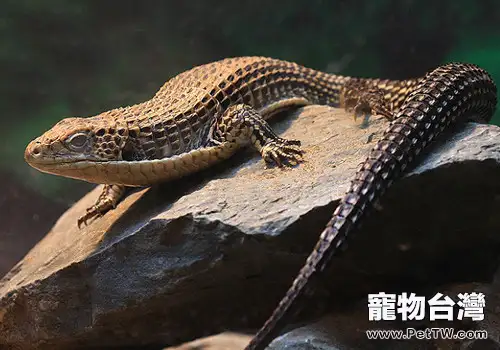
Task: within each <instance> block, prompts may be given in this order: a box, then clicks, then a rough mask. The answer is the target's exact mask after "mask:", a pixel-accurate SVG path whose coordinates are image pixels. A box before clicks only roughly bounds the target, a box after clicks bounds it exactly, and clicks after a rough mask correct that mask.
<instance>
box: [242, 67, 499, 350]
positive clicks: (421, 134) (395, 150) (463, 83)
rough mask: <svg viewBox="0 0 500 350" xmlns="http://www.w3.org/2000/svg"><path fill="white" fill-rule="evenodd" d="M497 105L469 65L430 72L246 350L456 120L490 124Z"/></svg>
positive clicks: (484, 77)
mask: <svg viewBox="0 0 500 350" xmlns="http://www.w3.org/2000/svg"><path fill="white" fill-rule="evenodd" d="M496 103H497V90H496V86H495V83H494V82H493V80H492V79H491V77H490V76H489V74H488V73H487V72H486V71H484V70H483V69H481V68H479V67H477V66H475V65H473V64H465V63H450V64H447V65H444V66H441V67H438V68H437V69H435V70H433V71H431V72H430V73H428V74H427V75H426V76H425V77H424V78H423V79H422V80H421V81H420V83H419V84H418V85H417V86H416V87H415V88H414V90H413V91H412V92H411V93H410V94H409V95H408V97H407V98H406V100H405V102H404V103H403V104H402V106H401V108H400V110H399V111H398V113H397V114H396V118H395V120H394V121H393V122H391V124H390V126H389V127H388V128H387V130H386V131H385V132H384V135H383V136H382V138H381V139H380V141H378V143H377V144H376V145H375V147H374V148H373V149H372V150H371V151H370V153H369V155H368V158H367V159H366V160H365V161H364V162H363V163H362V164H361V165H360V168H359V169H358V171H357V172H356V175H355V176H354V180H353V181H352V183H351V186H350V188H349V190H348V191H347V193H346V194H345V196H344V197H343V198H342V200H341V202H340V204H339V206H338V207H337V209H336V210H335V212H334V214H333V217H332V218H331V220H330V221H329V222H328V224H327V225H326V228H325V229H324V230H323V232H322V233H321V237H320V239H319V241H318V243H317V244H316V246H315V247H314V250H313V252H312V253H311V255H310V256H309V257H308V258H307V261H306V263H305V265H304V266H303V267H302V269H301V270H300V272H299V275H298V277H297V278H296V279H295V281H294V282H293V284H292V286H291V287H290V289H289V290H288V291H287V293H286V295H285V297H284V298H283V299H282V300H281V302H280V303H279V305H278V307H277V308H276V309H275V311H274V312H273V314H272V315H271V317H270V318H269V319H268V320H267V321H266V323H265V324H264V326H263V327H262V328H261V329H260V330H259V331H258V333H257V334H256V336H255V337H254V338H253V339H252V341H251V342H250V343H249V345H248V346H247V347H246V348H245V350H262V349H265V348H266V347H267V345H268V344H269V343H270V342H271V340H272V339H273V338H274V337H275V336H276V335H277V333H278V332H279V331H280V330H281V329H282V325H281V323H282V322H285V321H286V320H285V319H286V318H287V316H289V313H290V311H291V309H292V306H294V305H295V303H296V300H297V298H298V297H299V296H300V295H301V294H302V293H303V292H304V290H305V288H306V285H307V282H308V281H309V279H310V277H311V276H312V275H313V274H315V273H318V272H321V271H322V270H324V269H325V267H326V266H327V265H328V263H329V262H330V260H331V258H332V257H333V255H334V254H335V253H336V252H337V251H338V250H339V248H341V246H343V245H344V244H345V240H346V238H347V237H348V235H349V233H350V232H351V231H352V230H353V229H355V228H356V226H357V224H358V223H359V221H360V220H361V218H362V217H364V216H365V215H366V213H367V212H368V211H369V210H371V209H372V208H373V203H374V202H375V201H376V200H378V199H379V198H380V197H381V196H382V195H383V194H384V192H385V191H386V190H387V188H389V186H390V185H391V184H392V182H393V181H394V180H396V179H397V178H398V177H399V176H400V175H401V174H402V173H403V172H404V171H405V170H407V169H408V168H409V167H410V166H411V165H413V163H414V160H415V159H416V158H417V156H418V155H419V154H421V153H422V151H423V150H424V149H426V148H427V146H428V145H429V144H430V143H431V142H432V141H433V140H435V139H436V138H437V137H438V136H439V135H440V134H441V133H442V132H443V131H445V130H446V129H448V127H449V126H450V125H452V124H454V123H455V122H459V121H465V120H467V119H474V120H476V121H481V122H488V121H489V120H490V119H491V117H492V115H493V113H494V111H495V109H496Z"/></svg>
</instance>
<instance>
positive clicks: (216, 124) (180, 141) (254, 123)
mask: <svg viewBox="0 0 500 350" xmlns="http://www.w3.org/2000/svg"><path fill="white" fill-rule="evenodd" d="M417 82H418V80H405V81H389V80H377V79H359V78H350V77H344V76H339V75H331V74H326V73H323V72H319V71H315V70H313V69H309V68H305V67H302V66H300V65H298V64H296V63H291V62H286V61H281V60H276V59H272V58H265V57H238V58H231V59H225V60H222V61H218V62H213V63H209V64H206V65H202V66H198V67H195V68H193V69H191V70H189V71H186V72H184V73H182V74H179V75H178V76H176V77H174V78H173V79H171V80H169V81H168V82H167V83H165V85H164V86H163V87H162V88H161V89H160V90H159V91H158V92H157V93H156V95H155V96H154V97H153V98H152V99H150V100H149V101H146V102H143V103H140V104H137V105H134V106H130V107H125V108H117V109H113V110H111V111H108V112H104V113H101V114H99V115H97V116H94V117H91V118H67V119H64V120H62V121H60V122H59V123H57V124H56V125H55V126H54V127H53V128H52V129H50V130H49V131H47V132H46V133H45V134H43V135H42V136H40V137H39V138H37V139H36V140H34V141H32V142H31V143H30V144H29V145H28V147H27V148H26V152H25V159H26V161H27V162H28V163H29V164H30V165H31V166H33V167H35V168H37V169H39V170H41V171H44V172H47V173H52V174H56V175H61V176H65V177H71V178H75V179H81V180H85V181H89V182H93V183H100V184H108V185H116V186H149V185H151V184H154V183H158V182H164V181H168V180H172V179H175V178H179V177H182V176H184V175H186V174H189V173H193V172H196V171H199V170H201V169H203V168H206V167H209V166H210V165H212V164H214V163H216V162H219V161H221V160H223V159H226V158H228V157H230V156H231V155H232V154H233V153H234V152H235V151H236V150H237V149H238V148H240V147H241V146H245V145H247V144H252V145H253V146H254V147H255V148H256V149H257V150H258V151H259V152H260V153H261V154H262V157H263V158H264V159H265V160H266V161H268V162H273V163H276V164H278V165H283V164H284V163H285V165H286V163H292V164H293V163H296V162H299V161H300V156H301V153H302V152H301V151H300V148H299V145H300V143H299V142H298V141H294V140H284V139H280V138H279V137H278V136H277V135H276V134H275V133H274V132H273V131H272V129H271V128H270V127H269V125H268V124H267V122H266V121H265V120H266V119H267V118H269V117H270V116H272V115H273V114H275V113H276V112H279V111H282V110H284V109H289V108H293V107H298V106H303V105H307V104H326V105H330V106H337V107H338V106H340V105H343V106H344V107H346V108H347V109H353V110H354V113H355V115H359V114H363V113H370V112H372V113H377V114H382V115H385V116H386V117H388V118H389V117H391V116H392V111H393V110H395V109H397V108H398V107H399V105H400V104H401V102H402V101H403V100H404V98H405V97H406V95H407V94H408V93H409V92H410V91H411V88H412V87H413V86H415V85H416V84H417ZM116 186H115V187H114V189H115V190H114V191H109V188H105V189H104V190H103V195H101V196H100V197H99V200H98V201H97V203H96V204H95V205H94V206H93V207H91V208H89V210H88V212H87V213H86V214H85V215H83V216H82V217H81V218H80V220H79V221H78V225H80V224H82V223H86V221H87V220H88V219H91V218H93V217H95V216H100V215H103V214H104V213H105V212H106V211H108V210H109V209H110V208H112V207H113V206H114V205H116V203H117V202H118V200H119V199H120V197H121V195H122V194H123V188H121V189H120V188H117V187H116Z"/></svg>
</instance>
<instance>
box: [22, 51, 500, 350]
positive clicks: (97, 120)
mask: <svg viewBox="0 0 500 350" xmlns="http://www.w3.org/2000/svg"><path fill="white" fill-rule="evenodd" d="M309 104H322V105H329V106H333V107H342V108H345V109H346V110H348V111H349V112H353V114H354V117H356V116H359V115H367V114H377V115H382V116H383V117H385V118H387V119H388V120H390V121H391V122H390V124H389V127H388V129H387V130H386V131H385V132H384V135H383V136H382V138H381V139H380V140H379V141H378V142H377V143H376V145H375V146H374V148H373V149H372V150H371V151H370V153H369V155H368V157H367V159H366V160H365V161H364V162H363V163H362V164H361V165H360V168H359V169H358V171H357V172H356V173H355V176H354V178H353V181H352V183H351V186H350V188H349V190H348V191H347V192H346V194H345V196H344V197H343V198H342V200H341V201H340V204H339V205H338V207H337V209H336V210H335V212H334V214H333V216H332V218H331V220H330V221H329V222H328V224H327V225H326V228H325V229H324V230H323V232H322V233H321V235H320V238H319V240H318V242H317V244H316V246H315V247H314V249H313V251H312V253H311V254H310V256H309V257H308V258H307V260H306V262H305V265H304V266H303V267H302V269H301V270H300V272H299V274H298V276H297V277H296V279H295V280H294V282H293V284H292V286H291V287H290V289H289V290H288V291H287V293H286V295H285V296H284V298H283V299H282V300H281V301H280V303H279V304H278V306H277V308H276V309H275V311H274V312H273V313H272V315H271V317H270V318H269V319H268V320H267V321H266V322H265V324H264V325H263V327H262V328H261V329H260V330H259V331H258V332H257V334H256V335H255V337H254V338H253V339H252V341H251V342H250V343H249V344H248V346H247V347H246V349H247V350H256V349H264V348H265V347H266V346H267V345H268V344H269V343H270V341H271V340H272V339H273V337H274V336H275V335H276V333H277V332H279V330H280V329H281V325H280V324H281V323H283V322H286V321H287V318H288V316H289V314H290V312H291V310H292V309H293V308H292V307H293V306H294V305H296V304H297V299H298V298H299V296H300V295H302V294H303V293H304V291H305V289H306V287H307V285H308V282H309V280H310V279H311V277H312V276H313V275H316V274H317V273H320V272H321V271H323V270H324V269H325V267H326V266H327V265H328V263H329V262H330V261H331V259H332V258H333V256H334V255H335V254H336V253H337V252H338V251H339V250H341V249H345V247H346V243H345V241H346V238H347V236H348V235H349V234H350V233H351V231H353V230H354V229H355V227H356V226H357V225H358V224H359V222H360V220H361V219H362V217H363V216H364V215H366V213H368V212H369V211H370V210H371V209H372V208H373V206H374V203H375V202H376V201H377V200H379V199H380V198H381V196H382V195H383V193H384V192H385V191H386V190H387V189H388V188H389V187H390V185H391V184H392V182H393V181H394V180H395V179H396V178H397V177H398V176H400V175H401V174H402V173H403V172H404V171H405V170H407V169H408V168H409V167H410V166H411V165H412V164H414V163H415V159H417V158H418V156H419V155H420V154H422V153H423V152H422V151H423V150H424V149H426V148H427V146H428V145H429V144H432V141H433V140H434V139H436V138H437V137H438V136H439V135H441V134H442V133H443V132H444V131H445V130H447V129H448V128H449V126H450V125H452V124H455V122H456V121H463V120H465V119H467V118H472V119H473V120H476V121H479V122H488V121H489V119H490V118H491V116H492V114H493V112H494V110H495V108H496V86H495V84H494V82H493V80H492V79H491V77H490V76H489V74H488V73H487V72H486V71H484V70H483V69H481V68H479V67H478V66H476V65H473V64H466V63H449V64H447V65H443V66H440V67H437V68H436V69H434V70H432V71H430V72H429V73H427V74H426V75H425V76H423V77H420V78H414V79H407V80H387V79H375V78H358V77H349V76H342V75H335V74H329V73H325V72H321V71H318V70H314V69H311V68H307V67H304V66H302V65H299V64H297V63H294V62H288V61H284V60H279V59H274V58H268V57H234V58H227V59H223V60H220V61H216V62H212V63H207V64H204V65H200V66H197V67H194V68H192V69H190V70H188V71H185V72H183V73H181V74H179V75H177V76H175V77H174V78H172V79H170V80H168V81H167V82H166V83H165V84H164V85H163V86H162V87H161V88H160V89H159V90H158V92H157V93H156V94H155V95H154V96H153V97H152V98H151V99H150V100H148V101H145V102H142V103H139V104H136V105H132V106H128V107H120V108H116V109H112V110H110V111H106V112H103V113H100V114H98V115H96V116H93V117H88V118H65V119H63V120H61V121H60V122H58V123H57V124H56V125H54V126H53V127H52V128H51V129H50V130H48V131H47V132H45V133H44V134H42V135H41V136H40V137H38V138H36V139H35V140H33V141H31V142H30V143H29V144H28V146H27V147H26V150H25V160H26V161H27V163H28V164H30V165H31V166H32V167H34V168H36V169H38V170H40V171H42V172H47V173H51V174H56V175H60V176H65V177H70V178H75V179H80V180H85V181H88V182H92V183H97V184H104V186H103V189H102V192H101V194H100V195H99V197H98V199H97V201H96V203H95V204H94V205H93V206H92V207H90V208H88V209H87V212H86V213H84V214H83V215H82V217H80V218H79V219H78V222H77V224H78V226H81V225H82V224H87V221H88V220H90V219H95V218H96V217H99V216H102V215H104V214H105V213H106V212H107V211H109V210H112V209H113V208H114V207H115V206H116V205H117V203H118V201H119V200H120V199H121V198H122V197H123V195H124V193H125V188H126V187H137V186H151V185H153V184H155V183H160V182H165V181H169V180H173V179H176V178H179V177H182V176H184V175H187V174H190V173H194V172H197V171H200V170H202V169H204V168H207V167H210V166H211V165H212V164H215V163H217V162H220V161H222V160H224V159H227V158H229V157H230V156H232V155H233V154H234V153H235V152H236V151H237V150H238V149H240V148H242V147H245V146H248V145H251V146H253V147H254V148H255V149H256V150H257V151H259V152H260V154H261V156H262V158H263V159H264V161H265V162H266V163H269V164H275V165H277V166H280V167H285V166H293V165H296V164H298V163H301V162H302V161H303V154H304V153H303V151H302V149H301V148H300V141H299V140H289V139H284V138H280V137H279V136H278V135H276V133H275V132H274V131H273V130H272V128H271V127H270V126H269V124H268V122H267V120H268V119H269V118H271V117H272V116H273V115H275V114H277V113H278V112H281V111H286V110H290V109H292V108H297V107H301V106H305V105H309Z"/></svg>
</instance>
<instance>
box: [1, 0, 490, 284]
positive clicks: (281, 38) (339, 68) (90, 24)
mask: <svg viewBox="0 0 500 350" xmlns="http://www.w3.org/2000/svg"><path fill="white" fill-rule="evenodd" d="M0 43H1V45H0V69H1V79H0V106H1V109H0V111H1V113H0V131H1V134H0V135H1V136H0V146H1V149H2V154H1V157H0V159H1V161H0V184H1V185H0V186H1V187H0V222H1V226H0V276H1V275H2V274H3V273H4V272H6V271H7V269H8V268H10V266H11V265H12V263H14V262H15V261H17V260H18V259H20V258H21V257H22V256H23V254H24V253H25V252H26V249H29V247H30V246H32V245H33V244H34V242H36V240H37V239H39V238H40V237H41V236H42V235H43V234H44V233H45V232H46V231H47V230H48V229H49V228H50V226H51V225H52V224H53V223H54V221H55V220H56V219H57V217H58V216H59V215H60V213H62V212H63V211H64V210H65V209H66V208H67V207H68V206H70V205H71V203H72V202H74V201H75V200H77V199H78V198H79V197H81V196H82V195H83V194H84V193H85V192H86V191H88V190H89V189H90V188H91V187H92V185H89V184H86V183H84V182H78V181H75V180H68V179H62V178H59V177H56V176H51V175H45V174H42V173H40V172H38V171H36V170H34V169H31V168H30V167H29V166H27V165H26V164H25V163H24V160H23V151H24V147H25V146H26V144H27V143H28V142H29V141H30V140H31V139H33V138H35V137H36V136H38V135H40V134H41V133H42V132H43V131H45V130H46V129H48V128H50V127H51V126H52V125H53V124H54V123H56V122H57V121H58V120H60V119H61V118H63V117H66V116H91V115H95V114H98V113H99V112H101V111H104V110H108V109H111V108H114V107H118V106H123V105H129V104H134V103H138V102H141V101H143V100H146V99H149V98H150V97H151V96H152V95H153V94H154V93H155V92H156V90H157V89H158V88H159V87H160V86H161V85H162V84H163V83H164V82H165V81H166V80H167V79H169V78H170V77H172V76H174V75H176V74H177V73H179V72H181V71H183V70H186V69H189V68H191V67H192V66H194V65H198V64H202V63H206V62H209V61H213V60H217V59H221V58H224V57H227V56H241V55H265V56H272V57H276V58H281V59H286V60H291V61H296V62H298V63H300V64H303V65H306V66H309V67H312V68H316V69H320V70H325V71H328V72H332V73H338V74H346V75H355V76H363V77H386V78H394V79H403V78H408V77H415V76H420V75H422V74H424V73H425V72H426V71H428V70H430V69H432V68H435V67H436V66H438V65H440V64H443V63H446V62H450V61H468V62H471V63H476V64H479V65H480V66H482V67H483V68H485V69H487V70H488V71H489V72H490V73H491V74H492V75H493V77H494V78H495V80H496V81H497V82H500V1H498V0H482V1H478V0H476V1H465V0H464V1H459V0H376V1H373V0H346V1H326V0H325V1H321V0H308V1H302V0H287V1H270V0H266V1H264V0H243V1H242V0H240V1H230V0H217V1H215V0H212V1H209V0H190V1H154V0H151V1H102V0H99V1H98V0H85V1H84V0H67V1H64V0H47V1H40V0H2V1H1V3H0ZM493 123H495V124H500V114H499V113H497V114H496V115H495V117H494V119H493Z"/></svg>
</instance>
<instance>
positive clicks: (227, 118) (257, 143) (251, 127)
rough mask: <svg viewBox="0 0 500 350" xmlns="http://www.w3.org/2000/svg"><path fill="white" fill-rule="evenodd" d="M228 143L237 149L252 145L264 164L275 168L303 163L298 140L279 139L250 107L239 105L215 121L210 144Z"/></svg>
mask: <svg viewBox="0 0 500 350" xmlns="http://www.w3.org/2000/svg"><path fill="white" fill-rule="evenodd" d="M222 142H229V144H233V145H234V146H236V147H240V146H245V145H248V144H251V145H253V147H255V148H256V149H257V151H259V152H260V154H261V155H262V158H263V159H264V160H265V161H266V162H267V163H275V164H276V165H278V166H280V167H281V166H283V165H293V164H297V163H299V162H300V161H301V160H302V154H303V151H302V150H301V149H300V141H298V140H287V139H284V138H281V137H279V136H278V135H276V133H275V132H274V131H273V130H272V129H271V126H269V124H268V123H267V122H266V121H265V120H264V119H263V118H262V116H261V115H259V113H258V112H257V111H256V110H255V109H253V108H252V107H250V106H248V105H245V104H238V105H234V106H231V107H229V108H228V109H227V110H226V111H224V113H223V114H222V116H221V117H219V118H217V120H216V121H215V123H214V125H213V127H212V129H211V132H210V135H209V143H212V144H220V143H222Z"/></svg>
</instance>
